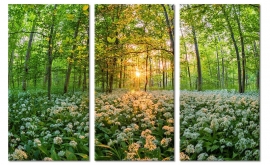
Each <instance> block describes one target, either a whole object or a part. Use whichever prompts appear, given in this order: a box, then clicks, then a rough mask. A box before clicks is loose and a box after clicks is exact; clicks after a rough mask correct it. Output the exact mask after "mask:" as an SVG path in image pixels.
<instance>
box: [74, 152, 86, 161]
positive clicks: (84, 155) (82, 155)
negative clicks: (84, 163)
mask: <svg viewBox="0 0 270 165" xmlns="http://www.w3.org/2000/svg"><path fill="white" fill-rule="evenodd" d="M75 154H76V155H79V156H80V157H82V158H83V159H87V160H88V159H89V156H88V155H86V154H83V153H75Z"/></svg>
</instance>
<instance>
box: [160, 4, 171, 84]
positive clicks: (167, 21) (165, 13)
mask: <svg viewBox="0 0 270 165" xmlns="http://www.w3.org/2000/svg"><path fill="white" fill-rule="evenodd" d="M162 7H163V10H164V15H165V19H166V24H167V28H168V33H169V36H170V42H171V50H172V54H173V57H172V59H171V69H172V79H171V81H172V87H173V88H174V64H173V62H174V32H173V27H172V26H171V24H173V23H170V21H169V17H168V13H167V10H166V7H165V5H164V4H162Z"/></svg>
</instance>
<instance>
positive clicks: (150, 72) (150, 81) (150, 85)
mask: <svg viewBox="0 0 270 165" xmlns="http://www.w3.org/2000/svg"><path fill="white" fill-rule="evenodd" d="M149 67H150V68H149V87H152V86H153V82H152V62H151V57H149Z"/></svg>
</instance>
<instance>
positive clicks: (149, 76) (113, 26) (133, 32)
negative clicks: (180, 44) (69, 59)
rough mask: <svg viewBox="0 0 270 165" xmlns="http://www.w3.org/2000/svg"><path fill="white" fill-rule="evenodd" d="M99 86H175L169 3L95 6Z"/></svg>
mask: <svg viewBox="0 0 270 165" xmlns="http://www.w3.org/2000/svg"><path fill="white" fill-rule="evenodd" d="M95 8H96V9H95V11H96V13H95V18H96V20H95V33H96V35H95V83H96V89H100V90H101V91H102V92H112V90H113V89H114V88H131V89H138V88H140V86H142V89H144V90H147V88H148V87H149V88H154V87H155V88H173V70H174V68H173V58H174V46H173V44H174V43H172V41H174V33H173V19H174V18H173V12H174V11H173V10H172V8H171V7H170V6H169V5H96V6H95Z"/></svg>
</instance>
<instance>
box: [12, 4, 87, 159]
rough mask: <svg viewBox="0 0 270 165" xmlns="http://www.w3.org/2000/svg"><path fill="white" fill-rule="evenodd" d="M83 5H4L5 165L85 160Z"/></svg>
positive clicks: (85, 116) (85, 95)
mask: <svg viewBox="0 0 270 165" xmlns="http://www.w3.org/2000/svg"><path fill="white" fill-rule="evenodd" d="M88 84H89V5H61V4H55V5H53V4H51V5H34V4H29V5H27V4H25V5H20V4H10V5H8V91H9V95H8V101H9V103H8V105H9V107H8V112H9V113H8V126H9V135H8V139H9V144H8V146H9V151H8V152H9V160H45V161H48V160H89V144H88V143H89V138H88V136H89V105H88V103H89V96H88V91H89V85H88Z"/></svg>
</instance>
